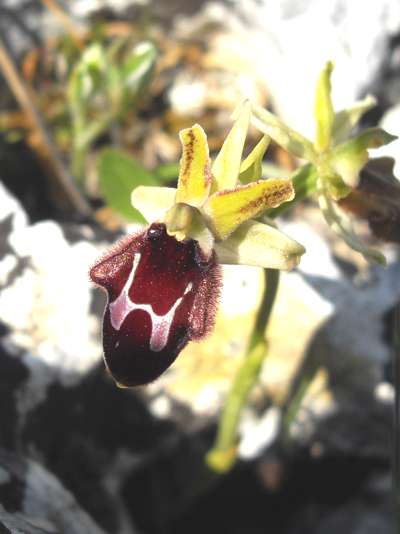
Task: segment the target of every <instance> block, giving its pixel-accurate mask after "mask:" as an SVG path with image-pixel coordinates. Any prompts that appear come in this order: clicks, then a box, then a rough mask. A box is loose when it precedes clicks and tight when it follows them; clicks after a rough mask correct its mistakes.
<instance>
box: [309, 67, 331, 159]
mask: <svg viewBox="0 0 400 534" xmlns="http://www.w3.org/2000/svg"><path fill="white" fill-rule="evenodd" d="M332 70H333V63H332V62H331V61H328V62H327V63H326V65H325V67H324V69H323V70H322V72H321V74H320V76H319V79H318V83H317V91H316V95H315V105H314V117H315V121H316V125H317V131H316V139H315V146H316V149H317V150H318V151H319V152H323V151H324V150H326V149H327V148H328V147H329V145H330V143H331V133H332V126H333V121H334V117H335V113H334V111H333V105H332V99H331V74H332Z"/></svg>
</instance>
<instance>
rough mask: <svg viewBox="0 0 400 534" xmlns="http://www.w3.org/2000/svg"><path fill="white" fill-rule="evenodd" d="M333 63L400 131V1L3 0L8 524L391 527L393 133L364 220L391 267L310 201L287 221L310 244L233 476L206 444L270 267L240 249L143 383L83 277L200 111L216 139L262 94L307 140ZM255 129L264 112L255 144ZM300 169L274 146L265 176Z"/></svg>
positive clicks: (273, 328) (4, 501) (169, 172)
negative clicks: (338, 230)
mask: <svg viewBox="0 0 400 534" xmlns="http://www.w3.org/2000/svg"><path fill="white" fill-rule="evenodd" d="M329 59H331V60H333V61H334V62H335V70H334V73H333V77H332V89H333V101H334V105H335V108H336V109H341V108H343V107H346V106H349V105H350V104H352V103H353V101H354V100H356V99H359V98H362V97H365V96H366V95H367V94H370V93H371V94H373V95H375V96H376V98H377V100H378V105H377V106H376V107H375V108H373V109H372V110H370V111H369V112H368V113H367V114H366V115H365V116H364V118H363V121H362V125H363V126H365V127H368V126H375V125H378V124H380V125H382V126H383V127H384V128H386V129H387V130H388V131H389V132H390V133H392V134H395V135H400V2H399V0H381V1H380V2H362V1H361V0H280V1H277V0H246V1H242V2H240V1H233V0H232V1H228V0H226V1H222V0H219V1H214V2H206V1H198V0H190V1H188V0H187V1H186V2H184V1H182V0H168V1H160V0H159V1H157V0H114V1H112V0H86V1H84V0H69V1H66V0H64V1H61V0H1V2H0V531H1V532H12V533H17V532H23V533H27V534H30V533H34V534H37V533H52V534H54V533H67V534H75V533H76V534H82V533H88V534H92V533H93V534H94V533H96V534H100V533H112V534H131V533H132V534H136V533H137V534H139V533H143V534H175V533H188V532H189V533H200V532H204V531H205V530H207V531H208V532H210V533H211V532H212V533H214V532H215V533H220V532H227V533H235V534H236V533H237V534H242V533H243V534H261V533H265V532H269V533H273V534H337V532H340V531H341V532H343V533H346V534H372V533H373V534H376V533H379V534H392V533H394V532H397V531H396V528H395V521H394V512H393V493H392V490H391V484H392V478H391V464H392V456H393V453H392V450H393V446H392V437H391V436H392V418H393V407H394V396H395V394H394V387H393V369H392V365H391V356H392V355H393V353H394V348H393V347H394V340H393V332H394V316H395V312H394V310H395V308H396V305H397V304H398V303H399V302H400V263H399V251H398V243H399V241H400V185H399V184H398V180H399V177H400V147H399V141H396V142H394V143H392V144H390V145H389V146H388V147H385V148H384V149H380V150H379V152H378V151H377V153H376V154H375V155H376V156H386V157H391V158H394V161H392V162H391V163H390V164H389V165H388V164H387V162H388V160H384V161H385V162H386V163H385V164H384V165H383V166H381V168H380V169H379V173H380V175H383V176H384V178H385V180H386V182H387V183H389V184H390V186H387V187H388V189H387V190H385V191H387V192H386V193H385V194H386V197H385V198H384V200H382V203H383V202H386V203H387V202H389V205H390V206H389V208H388V209H389V215H387V217H386V215H385V218H384V219H376V218H375V219H374V221H373V223H371V220H369V221H368V220H362V219H360V220H357V221H355V224H356V227H357V231H358V232H359V233H360V234H361V235H362V236H363V238H364V240H366V241H367V242H368V243H370V244H371V245H373V246H375V247H378V248H380V249H381V250H382V251H383V252H384V253H385V255H386V257H387V258H388V266H387V267H386V268H382V267H378V266H374V265H372V266H371V265H369V264H367V262H366V261H365V260H364V259H363V258H362V257H361V256H360V255H359V254H358V253H356V252H354V251H352V250H351V249H349V248H348V247H347V246H346V245H345V244H344V243H343V242H342V241H341V240H340V239H339V238H337V237H336V236H335V235H334V234H333V233H332V231H331V230H330V228H329V227H328V226H327V225H326V223H325V221H324V220H323V218H322V215H321V213H320V211H319V208H318V206H317V203H316V202H315V201H314V200H313V199H308V200H306V201H304V202H301V203H299V204H298V205H297V206H296V207H295V209H293V210H291V211H290V213H289V214H287V215H285V216H284V217H282V218H281V219H280V220H279V221H278V224H279V227H280V228H281V229H282V230H283V231H285V232H286V233H287V234H288V235H290V236H291V237H293V238H295V239H296V240H298V241H299V242H300V243H302V244H303V245H304V246H305V247H306V249H307V253H306V254H305V255H304V257H303V259H302V261H301V265H300V267H299V268H298V269H296V270H295V271H293V272H291V273H284V274H283V275H282V277H281V282H280V286H279V290H278V297H277V301H276V304H275V307H274V311H273V314H272V317H271V321H270V324H269V326H268V333H267V335H268V341H269V349H268V356H267V358H266V360H265V364H264V366H263V369H262V373H261V379H260V381H259V384H258V385H257V386H256V387H255V388H253V391H252V392H251V396H250V400H249V402H248V404H247V405H246V406H245V408H244V410H243V413H242V417H241V422H240V425H239V437H238V461H237V462H236V464H235V466H234V467H233V468H232V469H231V470H230V471H229V472H227V473H224V474H217V473H215V472H213V471H212V470H211V469H210V468H208V467H207V466H206V464H205V461H204V458H205V455H206V453H207V451H208V450H209V449H210V447H211V446H212V444H213V440H214V438H215V433H216V427H217V423H218V418H219V415H220V413H221V408H222V407H223V405H224V399H225V397H226V394H227V392H228V391H229V388H230V385H231V384H232V381H233V378H234V376H235V373H236V371H237V369H238V368H239V367H240V365H241V363H242V362H243V359H244V357H245V353H246V347H247V343H248V340H249V335H250V333H251V329H252V325H253V323H254V318H255V314H256V311H257V307H258V305H259V302H260V297H261V292H262V284H263V275H262V271H260V270H259V269H256V268H250V267H233V266H227V267H224V288H223V292H222V297H221V303H220V310H219V313H218V317H217V323H216V328H215V330H214V332H213V333H212V334H211V335H210V336H209V337H208V338H207V339H206V340H205V341H203V342H201V343H191V344H189V346H187V347H186V348H185V350H184V351H183V352H182V354H181V355H180V356H179V358H178V359H177V361H176V362H175V363H174V365H173V366H172V367H171V368H170V370H169V371H168V372H167V373H166V374H165V375H163V376H162V377H161V378H160V379H159V380H157V381H156V382H154V383H152V384H150V385H149V386H146V387H141V388H136V389H132V390H121V389H118V388H117V387H116V386H115V384H114V382H113V380H112V379H111V378H110V377H109V376H108V375H107V373H106V371H105V368H104V364H103V361H102V348H101V318H102V313H103V309H104V304H105V296H104V295H103V294H102V293H101V292H100V291H99V290H98V289H95V288H94V287H92V286H91V284H90V283H89V278H88V274H87V273H88V269H89V267H90V266H91V264H92V263H93V262H94V261H95V260H96V258H97V257H98V256H99V255H100V254H101V253H102V252H104V251H105V250H106V249H107V247H109V246H110V245H111V244H112V243H114V242H115V241H116V240H117V239H118V238H119V237H121V236H123V235H125V234H126V233H129V232H131V231H132V230H134V229H136V228H138V226H140V225H143V224H144V222H145V221H144V219H143V218H142V216H141V215H140V214H139V213H138V212H137V211H135V210H134V209H133V208H132V207H131V205H130V193H131V191H132V189H133V188H134V187H136V186H138V185H160V186H165V185H168V186H172V187H173V186H175V185H176V178H177V174H178V162H179V158H180V151H181V147H180V143H179V137H178V132H179V130H181V129H182V128H185V127H188V126H191V125H192V124H194V123H196V122H198V123H200V124H201V125H202V126H203V128H204V129H205V131H206V132H207V135H208V140H209V145H210V150H211V152H212V155H215V154H216V153H217V151H218V150H219V148H220V147H221V145H222V142H223V139H224V137H225V136H226V134H227V132H228V131H229V128H230V126H231V124H232V119H231V114H232V111H233V110H234V108H235V107H236V106H237V105H238V104H239V103H240V102H241V101H242V100H243V99H245V98H249V99H251V100H252V101H253V102H256V103H258V104H260V105H262V106H264V107H265V108H268V109H269V110H271V111H273V112H274V113H276V114H277V115H278V116H280V117H281V118H282V119H284V120H285V121H286V122H287V123H288V124H289V125H290V126H292V127H293V128H295V129H297V130H298V131H300V132H301V133H302V134H303V135H306V136H308V137H310V138H313V136H314V120H313V99H314V93H315V85H316V80H317V77H318V74H319V72H320V71H321V69H322V67H323V65H324V63H325V62H326V61H327V60H329ZM259 139H260V134H259V133H258V132H257V131H256V130H255V129H251V130H250V132H249V136H248V145H247V146H246V148H245V153H248V151H249V149H250V148H251V147H253V146H254V144H255V143H256V142H257V141H258V140H259ZM298 165H299V162H298V161H296V160H295V159H294V158H293V157H292V156H291V155H289V154H288V153H286V152H285V151H283V150H282V149H281V148H279V147H278V146H277V145H274V144H272V145H271V147H270V148H269V150H268V152H267V155H266V157H265V160H264V162H263V176H264V177H268V176H282V177H285V176H290V175H291V174H292V172H293V171H294V170H295V169H296V168H297V167H298ZM379 173H378V174H379ZM386 182H385V183H386ZM388 199H390V201H388ZM379 202H381V201H380V200H379ZM379 202H378V203H379ZM385 206H386V204H385ZM368 222H369V223H370V224H368ZM377 228H378V231H376V229H377ZM371 230H372V231H371ZM377 235H378V237H381V238H382V237H383V238H384V241H385V242H384V243H383V242H382V241H378V239H377V237H376V236H377Z"/></svg>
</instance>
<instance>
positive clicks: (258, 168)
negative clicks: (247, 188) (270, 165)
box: [239, 135, 271, 184]
mask: <svg viewBox="0 0 400 534" xmlns="http://www.w3.org/2000/svg"><path fill="white" fill-rule="evenodd" d="M270 141H271V138H270V137H269V136H268V135H263V136H262V138H261V139H260V141H259V142H258V143H257V145H256V146H255V147H254V148H253V150H252V151H251V152H250V154H249V155H248V156H247V158H246V159H244V160H243V161H242V164H241V165H240V173H239V182H240V183H242V184H248V183H250V182H256V181H257V180H260V179H261V178H262V162H263V157H264V154H265V152H266V151H267V148H268V146H269V143H270Z"/></svg>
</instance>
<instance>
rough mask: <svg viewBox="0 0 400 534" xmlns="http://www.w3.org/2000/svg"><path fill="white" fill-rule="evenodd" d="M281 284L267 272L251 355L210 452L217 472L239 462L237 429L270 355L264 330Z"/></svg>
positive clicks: (275, 275) (210, 463)
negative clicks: (268, 354) (244, 407)
mask: <svg viewBox="0 0 400 534" xmlns="http://www.w3.org/2000/svg"><path fill="white" fill-rule="evenodd" d="M278 282H279V271H278V270H274V269H265V287H264V296H263V300H262V303H261V306H260V309H259V311H258V314H257V318H256V322H255V325H254V329H253V333H252V336H251V339H250V343H249V348H248V355H247V356H246V358H245V360H244V362H243V364H242V366H241V367H240V368H239V370H238V372H237V374H236V377H235V379H234V381H233V385H232V388H231V390H230V392H229V393H228V396H227V399H226V401H225V405H224V408H223V411H222V415H221V418H220V421H219V425H218V431H217V437H216V440H215V444H214V446H213V448H212V449H211V450H210V451H209V452H208V454H207V457H206V462H207V464H208V466H209V467H210V468H211V469H212V470H213V471H216V472H219V473H224V472H226V471H228V470H229V469H230V468H231V467H232V466H233V464H234V463H235V461H236V454H237V444H238V436H237V427H238V424H239V420H240V415H241V412H242V408H243V406H245V404H246V402H247V399H248V396H249V394H250V392H251V390H252V389H253V386H254V385H255V384H256V383H257V381H258V378H259V375H260V371H261V368H262V364H263V362H264V359H265V357H266V354H267V342H266V340H265V329H266V326H267V324H268V320H269V317H270V315H271V311H272V307H273V304H274V301H275V297H276V293H277V289H278Z"/></svg>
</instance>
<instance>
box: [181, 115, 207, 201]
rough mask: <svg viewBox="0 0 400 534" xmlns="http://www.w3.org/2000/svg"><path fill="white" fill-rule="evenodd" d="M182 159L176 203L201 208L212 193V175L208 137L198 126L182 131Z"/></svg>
mask: <svg viewBox="0 0 400 534" xmlns="http://www.w3.org/2000/svg"><path fill="white" fill-rule="evenodd" d="M179 137H180V140H181V143H182V151H183V152H182V159H181V162H180V172H179V179H178V191H177V193H176V201H177V202H184V203H185V204H189V205H190V206H194V207H195V208H198V207H200V206H201V205H202V204H203V203H204V201H205V200H206V198H207V197H208V194H209V192H210V187H211V173H210V158H209V155H208V145H207V136H206V134H205V133H204V130H203V128H202V127H201V126H199V125H198V124H195V125H194V126H192V127H191V128H187V129H186V130H181V132H180V133H179Z"/></svg>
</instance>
